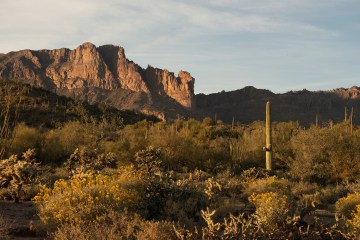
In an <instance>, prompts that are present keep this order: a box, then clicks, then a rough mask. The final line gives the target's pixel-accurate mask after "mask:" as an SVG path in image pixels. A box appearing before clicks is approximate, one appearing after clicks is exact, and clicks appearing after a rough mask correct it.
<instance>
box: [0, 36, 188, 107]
mask: <svg viewBox="0 0 360 240" xmlns="http://www.w3.org/2000/svg"><path fill="white" fill-rule="evenodd" d="M0 78H2V79H6V80H27V81H28V82H30V83H31V84H33V85H36V86H40V87H43V88H45V89H47V90H56V89H59V90H74V91H75V90H78V89H84V88H100V89H103V90H115V89H124V90H130V91H133V92H136V93H145V94H148V95H151V96H152V97H151V99H157V98H158V97H165V98H170V99H172V100H174V101H175V102H176V103H177V104H179V105H180V106H182V107H183V108H185V109H187V110H191V109H193V108H194V106H195V104H194V99H195V98H194V82H195V79H194V78H193V77H191V75H190V74H189V73H188V72H185V71H180V72H179V74H178V76H175V75H174V73H172V72H169V71H168V70H162V69H157V68H153V67H150V66H149V67H148V68H147V69H143V68H141V67H140V66H139V65H137V64H135V63H134V62H132V61H130V60H128V59H127V58H126V56H125V51H124V49H123V48H122V47H119V46H114V45H104V46H100V47H96V46H95V45H94V44H92V43H84V44H82V45H80V46H79V47H77V48H76V49H73V50H70V49H67V48H61V49H54V50H39V51H33V50H22V51H18V52H10V53H8V54H1V55H0ZM110 104H111V103H110ZM112 105H114V104H112ZM115 105H116V104H115ZM148 110H149V109H148ZM144 111H145V110H144Z"/></svg>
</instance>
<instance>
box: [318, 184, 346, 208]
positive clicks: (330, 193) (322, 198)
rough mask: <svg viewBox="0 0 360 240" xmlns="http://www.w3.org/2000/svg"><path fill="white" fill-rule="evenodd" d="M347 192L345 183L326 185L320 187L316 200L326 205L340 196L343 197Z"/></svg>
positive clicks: (332, 202) (334, 201)
mask: <svg viewBox="0 0 360 240" xmlns="http://www.w3.org/2000/svg"><path fill="white" fill-rule="evenodd" d="M348 193H349V190H348V188H347V187H346V186H345V185H342V184H337V185H328V186H326V187H323V188H321V189H320V191H319V192H318V194H317V202H319V203H321V204H324V205H327V204H334V203H336V202H337V201H338V200H339V199H340V198H342V197H345V196H346V195H347V194H348Z"/></svg>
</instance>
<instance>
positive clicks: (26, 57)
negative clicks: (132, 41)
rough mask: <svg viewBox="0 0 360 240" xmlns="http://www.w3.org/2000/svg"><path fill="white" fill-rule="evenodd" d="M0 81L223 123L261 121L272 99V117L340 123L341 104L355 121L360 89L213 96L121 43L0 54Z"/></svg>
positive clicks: (162, 114)
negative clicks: (130, 53) (144, 61)
mask: <svg viewBox="0 0 360 240" xmlns="http://www.w3.org/2000/svg"><path fill="white" fill-rule="evenodd" d="M0 79H4V80H12V81H19V80H20V81H21V82H26V83H30V84H32V85H35V86H38V87H42V88H44V89H46V90H49V91H52V92H55V93H56V94H58V95H64V96H68V97H71V98H74V99H78V100H83V101H87V102H89V103H91V104H93V103H104V104H107V105H109V106H111V107H115V108H117V109H121V110H122V109H128V110H135V111H139V112H142V113H145V114H150V115H155V116H157V117H158V118H160V119H164V120H165V119H166V120H171V119H175V118H177V117H179V116H183V117H194V118H197V119H200V120H201V119H202V118H204V117H212V118H216V119H221V120H223V121H225V122H232V121H233V119H234V120H235V121H236V122H241V123H249V122H252V121H255V120H264V112H265V110H264V108H265V102H266V101H268V100H270V101H272V105H273V107H272V111H273V119H274V120H275V121H290V120H293V121H300V122H301V123H304V124H309V123H313V122H314V121H315V116H316V115H317V116H318V119H319V120H320V121H321V122H326V121H328V120H330V119H331V120H333V121H342V120H343V119H344V108H347V110H348V111H349V112H350V109H351V108H353V109H354V114H355V115H354V117H355V118H354V122H359V123H360V88H359V87H356V86H353V87H351V88H348V89H346V88H338V89H334V90H330V91H316V92H311V91H308V90H305V89H304V90H302V91H290V92H287V93H282V94H275V93H273V92H271V91H269V90H265V89H256V88H254V87H245V88H243V89H239V90H235V91H230V92H225V91H222V92H219V93H213V94H208V95H205V94H197V95H195V94H194V83H195V79H194V78H193V77H192V76H191V75H190V73H188V72H186V71H180V72H179V73H178V76H175V74H174V73H172V72H169V71H168V70H166V69H164V70H163V69H158V68H154V67H152V66H148V67H147V68H146V69H143V68H142V67H140V66H139V65H137V64H136V63H134V62H132V61H130V60H128V59H127V58H126V56H125V51H124V49H123V48H122V47H119V46H114V45H104V46H99V47H96V46H95V45H94V44H92V43H84V44H82V45H80V46H78V47H77V48H76V49H73V50H70V49H67V48H61V49H54V50H38V51H34V50H21V51H18V52H10V53H7V54H0Z"/></svg>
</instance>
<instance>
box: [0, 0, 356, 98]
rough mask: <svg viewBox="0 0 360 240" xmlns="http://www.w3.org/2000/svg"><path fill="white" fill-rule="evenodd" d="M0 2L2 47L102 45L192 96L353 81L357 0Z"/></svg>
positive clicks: (317, 86)
mask: <svg viewBox="0 0 360 240" xmlns="http://www.w3.org/2000/svg"><path fill="white" fill-rule="evenodd" d="M0 1H1V5H0V6H1V7H0V36H1V37H0V52H2V53H6V52H9V51H15V50H20V49H53V48H60V47H67V48H71V49H72V48H76V47H77V46H78V45H80V44H81V43H83V42H87V41H89V42H92V43H94V44H95V45H97V46H99V45H102V44H109V43H111V44H114V45H120V46H122V47H124V48H125V53H126V55H127V58H129V59H130V60H133V61H134V62H136V63H138V64H140V65H141V66H142V67H144V68H145V67H146V66H147V65H148V64H150V65H152V66H154V67H159V68H167V69H168V70H169V71H173V72H175V73H177V72H178V71H179V70H186V71H189V72H190V73H191V75H192V76H193V77H195V79H196V84H195V92H196V93H201V92H202V93H212V92H220V91H222V90H226V91H230V90H235V89H240V88H243V87H245V86H249V85H252V86H255V87H257V88H265V89H270V90H272V91H274V92H277V93H279V92H286V91H289V90H302V89H304V88H306V89H310V90H320V89H322V90H327V89H333V88H337V87H351V86H353V85H360V71H359V69H360V68H359V63H360V14H359V11H360V1H358V0H337V1H334V0H316V1H314V0H278V1H271V0H198V1H196V0H181V1H180V0H178V1H175V0H154V1H150V0H61V1H59V0H31V1H29V0H16V1H15V0H0Z"/></svg>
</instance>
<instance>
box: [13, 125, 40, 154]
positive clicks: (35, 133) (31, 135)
mask: <svg viewBox="0 0 360 240" xmlns="http://www.w3.org/2000/svg"><path fill="white" fill-rule="evenodd" d="M14 131H15V136H14V139H13V142H12V144H11V146H10V148H9V152H10V153H11V154H21V153H23V152H25V151H26V150H27V149H29V148H31V149H36V150H37V151H39V150H40V146H41V142H42V134H41V132H40V131H39V130H38V129H36V128H33V127H28V126H26V125H25V123H20V124H18V125H16V127H15V129H14Z"/></svg>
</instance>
